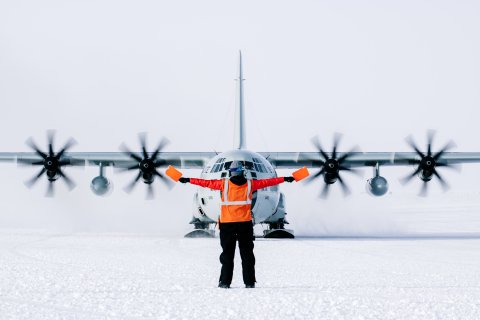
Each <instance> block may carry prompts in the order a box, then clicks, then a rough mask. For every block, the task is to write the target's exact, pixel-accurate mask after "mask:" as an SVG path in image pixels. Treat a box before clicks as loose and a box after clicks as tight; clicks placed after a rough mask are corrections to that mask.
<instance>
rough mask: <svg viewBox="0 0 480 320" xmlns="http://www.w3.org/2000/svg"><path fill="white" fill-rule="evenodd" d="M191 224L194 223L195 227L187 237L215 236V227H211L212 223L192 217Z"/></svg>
mask: <svg viewBox="0 0 480 320" xmlns="http://www.w3.org/2000/svg"><path fill="white" fill-rule="evenodd" d="M190 224H193V227H194V229H193V230H192V231H190V232H189V233H187V234H186V235H185V238H215V229H210V223H207V222H202V221H200V219H198V218H192V221H190Z"/></svg>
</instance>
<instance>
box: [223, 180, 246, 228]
mask: <svg viewBox="0 0 480 320" xmlns="http://www.w3.org/2000/svg"><path fill="white" fill-rule="evenodd" d="M252 194H253V192H252V182H251V180H247V183H245V184H243V185H241V186H238V185H236V184H234V183H232V182H231V181H230V179H224V181H223V188H222V203H221V205H222V207H221V212H220V222H244V221H252V210H251V208H252Z"/></svg>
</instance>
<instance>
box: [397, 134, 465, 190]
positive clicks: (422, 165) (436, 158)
mask: <svg viewBox="0 0 480 320" xmlns="http://www.w3.org/2000/svg"><path fill="white" fill-rule="evenodd" d="M435 134H436V132H435V131H433V130H429V131H428V133H427V152H426V153H424V152H422V151H420V149H419V148H418V147H417V144H416V143H415V141H414V140H413V138H412V136H411V135H409V136H408V137H406V138H405V141H406V142H407V144H408V145H409V146H410V147H411V148H412V149H413V150H414V151H415V152H416V153H417V155H418V156H419V157H420V159H415V160H413V161H411V163H413V164H416V165H417V168H416V169H415V171H414V172H413V173H411V174H409V175H407V176H406V177H404V178H402V179H401V180H400V182H401V183H402V184H406V183H408V182H410V181H411V180H412V179H413V177H415V176H416V175H418V176H419V177H420V179H421V180H422V181H423V185H422V187H421V189H420V193H419V196H422V197H424V196H426V195H427V193H428V182H429V181H430V180H432V178H433V177H436V178H437V179H438V181H439V182H440V185H441V186H442V189H443V190H444V191H447V190H448V189H449V188H450V186H449V184H448V182H447V181H446V180H445V179H444V178H443V177H442V176H441V175H440V173H438V171H437V168H438V167H445V168H453V169H457V168H458V167H457V166H456V165H454V164H449V163H448V162H446V161H442V156H443V155H444V154H445V152H447V151H449V150H450V149H452V148H454V147H455V146H456V145H455V143H454V142H453V141H451V140H450V141H449V142H447V143H446V144H445V146H444V147H443V148H442V149H440V151H438V152H436V153H433V152H432V144H433V140H434V138H435Z"/></svg>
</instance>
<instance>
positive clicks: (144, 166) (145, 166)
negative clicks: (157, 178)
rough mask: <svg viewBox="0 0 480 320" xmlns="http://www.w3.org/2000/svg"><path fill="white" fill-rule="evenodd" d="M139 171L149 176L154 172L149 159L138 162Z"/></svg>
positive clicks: (152, 164)
mask: <svg viewBox="0 0 480 320" xmlns="http://www.w3.org/2000/svg"><path fill="white" fill-rule="evenodd" d="M140 170H142V172H143V173H150V175H151V174H152V172H153V171H154V170H155V164H154V163H153V161H152V160H151V159H143V160H142V161H141V162H140Z"/></svg>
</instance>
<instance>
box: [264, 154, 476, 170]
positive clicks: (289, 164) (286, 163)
mask: <svg viewBox="0 0 480 320" xmlns="http://www.w3.org/2000/svg"><path fill="white" fill-rule="evenodd" d="M261 154H262V155H263V156H264V157H265V158H267V159H268V161H270V163H272V165H273V166H274V167H275V168H280V169H282V168H285V169H287V168H288V169H290V168H298V167H302V166H306V167H307V168H317V167H321V163H322V162H324V161H325V159H324V157H323V156H322V154H321V153H319V152H270V153H268V152H262V153H261ZM346 154H347V153H341V152H339V153H338V154H337V158H342V157H343V156H345V155H346ZM326 155H327V156H328V158H332V156H333V154H332V153H326ZM420 160H421V156H420V155H419V154H417V153H416V152H352V153H349V156H348V157H347V158H346V159H345V160H344V161H343V163H342V164H343V165H344V166H347V167H375V166H376V165H377V164H378V165H381V166H405V165H415V164H418V162H419V161H420ZM479 162H480V152H445V153H443V154H442V155H441V158H440V159H438V163H440V164H446V165H456V164H462V163H479Z"/></svg>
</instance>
